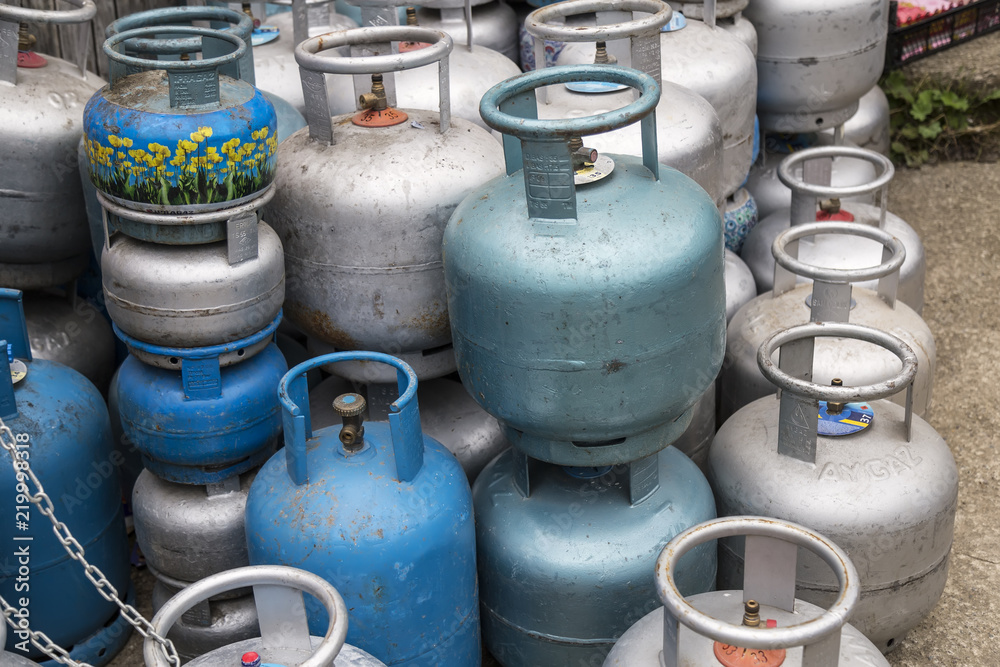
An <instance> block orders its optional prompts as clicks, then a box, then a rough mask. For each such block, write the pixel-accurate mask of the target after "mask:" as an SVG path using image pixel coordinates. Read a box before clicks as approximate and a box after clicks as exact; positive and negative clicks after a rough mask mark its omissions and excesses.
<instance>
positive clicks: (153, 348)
mask: <svg viewBox="0 0 1000 667" xmlns="http://www.w3.org/2000/svg"><path fill="white" fill-rule="evenodd" d="M282 313H283V311H281V310H279V311H278V315H277V317H275V318H274V319H273V320H271V323H270V324H268V325H267V326H266V327H264V328H263V329H261V330H260V331H258V332H257V333H254V334H250V335H249V336H247V337H246V338H240V339H239V340H234V341H232V342H230V343H223V344H222V345H208V346H206V347H165V346H163V345H153V344H152V343H146V342H144V341H141V340H139V339H137V338H133V337H132V336H129V335H128V334H127V333H125V332H124V331H122V330H121V329H119V328H118V325H117V324H115V323H112V324H111V327H112V329H114V332H115V335H116V336H118V338H120V339H121V341H122V342H123V343H125V344H126V345H128V346H129V347H131V348H135V349H137V350H140V351H142V352H146V353H148V354H155V355H157V356H161V357H177V358H178V359H211V358H213V357H219V356H222V355H223V354H226V353H227V352H236V351H237V350H241V349H244V348H247V347H250V346H252V345H256V344H257V343H259V342H261V341H262V340H264V339H265V338H268V337H271V336H273V335H274V332H275V331H277V330H278V325H279V324H281V318H282Z"/></svg>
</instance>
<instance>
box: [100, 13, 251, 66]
mask: <svg viewBox="0 0 1000 667" xmlns="http://www.w3.org/2000/svg"><path fill="white" fill-rule="evenodd" d="M178 21H225V22H228V23H231V24H233V25H232V26H230V27H229V28H223V29H222V31H223V32H230V33H234V34H236V35H237V36H238V37H239V38H240V39H242V40H243V41H247V40H249V39H250V36H251V34H252V33H253V20H252V19H251V18H250V17H249V16H247V15H246V14H244V13H243V12H238V11H236V10H235V9H229V8H228V7H214V6H206V7H163V8H160V9H150V10H148V11H145V12H137V13H135V14H129V15H128V16H123V17H121V18H119V19H115V20H114V21H112V22H111V23H109V24H108V27H107V28H105V30H104V36H105V37H113V36H114V35H117V34H119V33H121V32H125V31H127V30H135V29H139V28H150V27H154V26H156V27H162V28H171V29H172V28H175V27H177V22H178ZM163 32H170V31H163ZM128 46H129V47H130V48H134V49H137V50H139V51H143V52H148V53H157V54H161V55H167V54H174V53H191V52H195V51H200V50H201V44H200V43H199V40H197V39H195V38H193V37H190V38H187V39H162V38H160V39H157V38H147V39H136V40H135V41H133V42H132V43H131V44H129V45H128ZM157 62H159V61H157Z"/></svg>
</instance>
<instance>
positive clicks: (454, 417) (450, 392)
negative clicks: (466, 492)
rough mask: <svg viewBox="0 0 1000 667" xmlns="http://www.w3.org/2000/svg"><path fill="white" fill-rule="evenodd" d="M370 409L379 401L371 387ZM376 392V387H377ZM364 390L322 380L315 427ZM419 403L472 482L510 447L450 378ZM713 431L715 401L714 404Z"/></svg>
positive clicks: (428, 425)
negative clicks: (343, 398) (341, 399)
mask: <svg viewBox="0 0 1000 667" xmlns="http://www.w3.org/2000/svg"><path fill="white" fill-rule="evenodd" d="M368 389H369V391H368V392H367V393H368V395H369V400H368V406H369V410H371V408H372V407H373V405H377V404H378V401H377V399H375V398H374V397H372V395H371V393H370V392H371V391H372V387H369V388H368ZM376 389H377V388H376ZM357 391H363V390H362V389H361V387H360V386H359V385H355V384H353V383H351V382H349V381H348V380H345V379H343V378H340V377H337V376H332V377H329V378H327V379H325V380H323V381H322V382H321V383H320V384H319V385H318V386H317V387H316V388H315V389H311V390H310V392H309V410H310V412H311V414H312V418H313V428H315V429H317V430H318V429H321V428H326V427H327V426H331V425H333V424H337V423H340V417H339V416H338V415H337V413H336V411H335V410H334V409H333V401H334V399H336V398H337V397H338V396H340V395H341V394H346V393H350V392H357ZM417 399H418V400H419V402H420V429H421V430H422V431H423V432H424V433H426V434H427V435H429V436H431V437H432V438H434V439H435V440H437V441H438V442H440V443H441V444H442V445H444V446H445V447H447V448H448V451H450V452H451V453H452V454H454V455H455V458H457V459H458V462H459V463H461V464H462V468H463V469H464V470H465V474H466V476H467V477H468V478H469V483H470V484H471V483H473V482H475V481H476V477H478V476H479V472H480V471H481V470H482V469H483V468H484V467H485V466H486V464H487V463H489V462H490V461H492V460H493V459H494V458H496V456H497V455H498V454H499V453H500V452H502V451H503V450H505V449H506V448H507V447H509V445H508V444H507V440H506V439H505V438H504V437H503V432H502V431H501V430H500V424H499V423H498V422H497V420H496V418H494V417H493V416H492V415H490V414H489V413H488V412H486V411H485V410H483V409H482V408H481V407H479V404H478V403H476V402H475V401H474V400H473V399H472V397H471V396H469V393H468V392H467V391H465V387H463V386H462V383H461V382H457V381H455V380H452V379H450V378H437V379H435V380H429V381H427V382H421V383H420V384H419V385H418V387H417ZM712 418H713V429H712V434H713V435H714V434H715V429H714V423H715V422H714V418H715V414H714V402H713V414H712Z"/></svg>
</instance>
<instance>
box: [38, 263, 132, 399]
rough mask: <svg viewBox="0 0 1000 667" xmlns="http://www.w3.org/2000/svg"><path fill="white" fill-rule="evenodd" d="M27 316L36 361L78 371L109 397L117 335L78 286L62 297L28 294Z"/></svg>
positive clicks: (43, 293) (67, 290) (45, 293)
mask: <svg viewBox="0 0 1000 667" xmlns="http://www.w3.org/2000/svg"><path fill="white" fill-rule="evenodd" d="M24 317H25V320H26V321H27V324H28V340H29V341H30V343H31V354H32V356H33V357H34V358H36V359H48V360H49V361H57V362H59V363H60V364H63V365H64V366H69V367H70V368H72V369H73V370H75V371H79V372H80V374H82V375H83V376H84V377H86V378H87V379H88V380H90V381H91V382H93V383H94V386H95V387H97V389H98V391H100V392H101V394H103V395H104V396H107V393H108V384H109V383H110V382H111V376H112V374H114V372H115V335H114V334H113V333H112V332H111V325H110V324H108V321H107V319H105V317H104V315H103V314H101V312H100V311H99V310H98V309H97V307H96V306H94V305H93V304H92V303H90V302H89V301H87V300H85V299H83V298H81V297H79V296H78V295H77V294H76V284H75V283H71V285H70V286H68V287H67V288H66V289H65V293H64V294H62V295H60V294H58V293H54V292H27V293H25V295H24Z"/></svg>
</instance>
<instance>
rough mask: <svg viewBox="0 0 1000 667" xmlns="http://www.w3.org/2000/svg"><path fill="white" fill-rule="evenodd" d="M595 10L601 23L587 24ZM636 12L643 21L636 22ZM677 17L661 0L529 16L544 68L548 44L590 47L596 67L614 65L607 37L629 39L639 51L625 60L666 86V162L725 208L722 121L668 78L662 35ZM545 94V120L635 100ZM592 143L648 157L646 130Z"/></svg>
mask: <svg viewBox="0 0 1000 667" xmlns="http://www.w3.org/2000/svg"><path fill="white" fill-rule="evenodd" d="M595 10H597V12H598V13H597V16H596V23H597V25H596V26H595V25H580V24H579V22H578V20H577V19H579V17H580V16H581V15H584V16H586V15H587V14H589V13H591V12H594V11H595ZM634 12H640V13H642V15H643V17H642V18H632V17H633V16H634ZM646 14H650V15H651V16H646ZM670 17H671V10H670V7H669V6H667V5H666V4H665V3H662V2H660V1H659V0H610V1H604V0H566V1H565V2H559V3H556V4H554V5H550V6H548V7H543V8H541V9H536V10H535V11H533V12H532V13H531V14H529V15H528V17H527V18H526V19H525V22H524V27H525V29H526V30H527V31H528V34H529V35H531V36H532V37H533V38H534V45H535V61H536V62H539V63H540V62H547V58H545V57H543V51H544V50H545V46H544V45H545V44H546V43H551V42H552V41H556V42H558V43H567V45H568V47H573V48H576V49H577V50H589V51H590V53H591V62H596V63H597V64H602V63H611V62H612V60H613V59H611V58H610V57H609V56H608V54H607V53H606V49H605V48H604V43H605V40H617V39H626V38H627V39H629V44H630V47H631V48H630V50H629V52H628V53H627V54H625V56H626V57H625V58H623V62H624V63H625V64H630V65H631V66H632V67H634V68H636V69H640V70H642V71H645V72H646V73H647V74H650V75H651V76H652V77H653V78H654V79H656V81H657V83H660V85H661V87H662V94H661V96H660V102H659V104H658V105H657V107H656V124H657V136H658V137H661V138H662V139H661V140H660V141H659V143H658V144H657V148H658V151H657V157H658V159H659V161H660V163H662V164H665V165H667V166H669V167H673V168H674V169H677V170H678V171H680V172H681V173H683V174H684V175H686V176H689V177H690V178H691V179H693V180H694V181H695V182H696V183H698V185H700V186H701V187H702V188H704V189H705V191H706V192H708V194H709V195H710V196H711V197H712V199H713V200H714V201H715V202H716V204H718V205H719V206H722V205H723V202H724V199H725V196H726V192H724V190H723V178H722V175H723V139H722V126H721V125H720V123H719V119H718V116H717V115H716V113H715V110H714V109H713V107H712V105H711V104H709V103H708V102H707V101H706V100H705V99H703V98H702V97H701V96H700V95H698V94H697V93H695V92H693V91H691V90H688V89H686V88H683V87H681V86H679V85H676V84H672V83H669V82H668V81H661V77H660V56H659V51H660V32H659V31H660V29H661V28H662V27H663V26H664V25H666V24H667V23H668V22H669V21H670ZM611 21H620V22H616V23H611ZM591 23H593V20H591ZM595 45H596V46H595ZM537 96H538V101H539V105H538V116H539V118H545V119H555V118H580V117H583V116H591V115H594V114H598V113H604V112H607V111H611V110H613V109H618V108H621V107H624V106H626V105H628V104H629V103H631V102H632V100H633V99H634V93H633V91H632V90H631V89H630V88H628V87H627V86H617V85H609V84H598V83H586V82H585V83H568V84H562V85H556V86H548V87H546V88H542V89H539V91H538V93H537ZM587 145H588V146H592V147H593V148H595V149H596V150H598V151H599V152H610V153H621V154H626V155H642V133H641V131H640V129H639V126H638V125H629V126H627V127H622V128H619V129H617V130H614V131H611V132H606V133H603V134H597V135H593V136H590V137H587Z"/></svg>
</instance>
